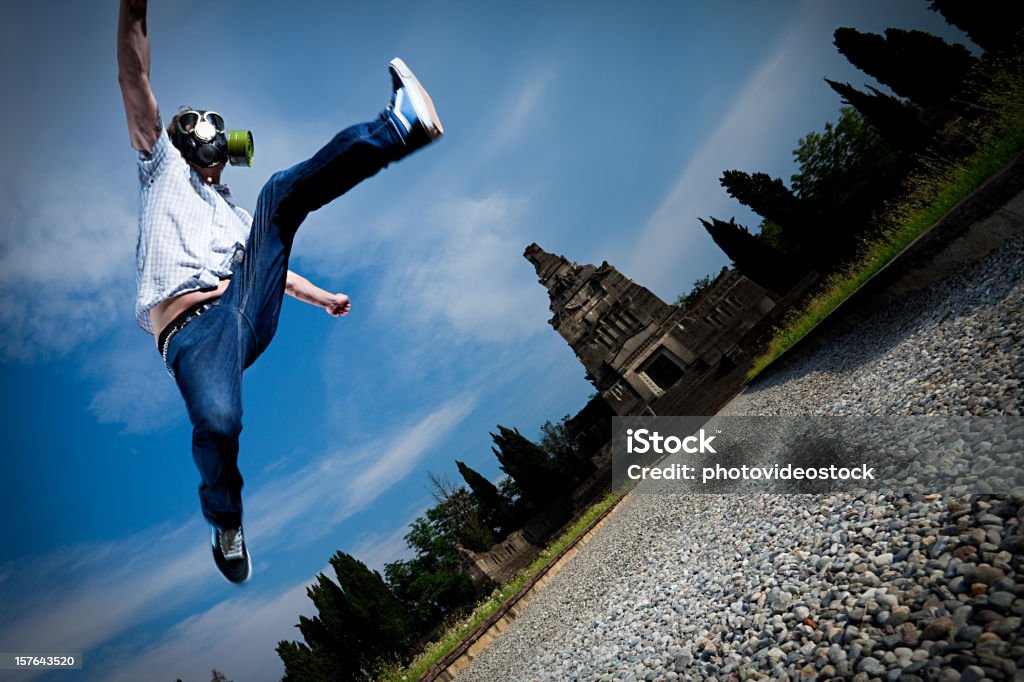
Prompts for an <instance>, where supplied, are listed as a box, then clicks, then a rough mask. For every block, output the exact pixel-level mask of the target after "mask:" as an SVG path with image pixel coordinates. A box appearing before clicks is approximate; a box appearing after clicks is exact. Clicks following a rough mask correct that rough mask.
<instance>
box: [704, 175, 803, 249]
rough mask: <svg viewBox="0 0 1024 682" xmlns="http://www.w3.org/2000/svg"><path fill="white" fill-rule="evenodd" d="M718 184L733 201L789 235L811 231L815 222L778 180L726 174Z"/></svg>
mask: <svg viewBox="0 0 1024 682" xmlns="http://www.w3.org/2000/svg"><path fill="white" fill-rule="evenodd" d="M719 182H721V184H722V187H724V188H725V191H726V192H728V193H729V196H731V197H732V198H733V199H736V201H738V202H740V203H741V204H743V205H744V206H747V207H749V208H750V209H751V210H752V211H754V212H755V213H757V214H758V215H759V216H761V217H762V218H764V219H765V220H769V221H771V222H773V223H775V224H776V225H779V226H781V227H782V229H783V230H785V231H788V232H789V233H790V234H792V235H806V234H807V233H808V232H810V231H811V230H812V229H813V228H812V225H813V224H814V222H816V221H814V219H813V218H812V216H810V215H809V213H810V210H809V209H808V206H807V205H806V204H805V203H804V202H802V201H801V200H800V199H799V198H798V197H797V196H796V195H795V194H793V192H792V191H790V189H789V188H788V187H786V186H785V185H784V184H783V182H782V180H781V179H780V178H772V177H771V176H769V175H768V174H767V173H754V174H750V173H745V172H743V171H738V170H728V171H725V172H724V173H723V174H722V178H721V180H720V181H719Z"/></svg>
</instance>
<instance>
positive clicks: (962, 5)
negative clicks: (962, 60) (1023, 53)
mask: <svg viewBox="0 0 1024 682" xmlns="http://www.w3.org/2000/svg"><path fill="white" fill-rule="evenodd" d="M1014 7H1017V5H1016V4H1015V3H1012V2H1005V0H932V3H931V6H930V8H931V10H932V11H934V12H938V13H939V14H941V15H942V18H943V19H945V20H946V22H947V23H949V24H952V25H953V26H956V27H957V28H960V29H962V30H963V31H964V33H966V34H967V35H968V36H969V37H970V39H971V40H972V41H974V43H975V44H976V45H978V46H979V47H981V48H982V49H983V50H985V51H986V52H1009V51H1012V50H1015V49H1017V48H1019V47H1020V46H1021V44H1022V42H1024V41H1022V38H1024V32H1022V18H1021V16H1022V15H1021V12H1020V8H1019V7H1017V9H1014Z"/></svg>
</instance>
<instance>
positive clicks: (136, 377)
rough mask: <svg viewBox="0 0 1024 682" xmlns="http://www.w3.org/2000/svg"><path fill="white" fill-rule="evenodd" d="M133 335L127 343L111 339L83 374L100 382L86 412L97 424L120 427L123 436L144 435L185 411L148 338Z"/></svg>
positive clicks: (161, 426) (123, 340)
mask: <svg viewBox="0 0 1024 682" xmlns="http://www.w3.org/2000/svg"><path fill="white" fill-rule="evenodd" d="M133 336H134V337H135V338H134V340H133V341H131V342H129V341H127V340H125V339H123V338H121V339H115V340H114V342H113V345H112V347H111V348H109V349H104V350H102V351H98V352H97V353H96V354H95V355H94V357H93V361H92V363H91V364H90V365H89V366H88V367H86V368H85V369H84V370H83V371H84V372H85V373H86V374H89V375H91V376H94V377H95V378H96V379H98V380H99V381H100V388H99V389H98V390H97V391H96V393H95V394H94V395H93V398H92V401H91V402H90V403H89V409H90V410H91V411H92V413H93V414H94V415H96V418H97V419H98V420H99V421H100V422H101V423H107V424H111V423H112V424H123V425H124V429H125V431H126V432H127V433H148V432H151V431H156V430H158V429H161V428H163V427H164V426H167V425H168V424H171V423H173V422H175V421H176V420H178V419H180V418H181V417H183V416H184V415H185V414H186V412H185V406H184V403H182V401H181V397H180V395H179V393H178V389H177V387H176V386H175V384H174V380H173V379H171V377H169V376H168V375H167V373H166V370H165V369H164V365H163V360H162V359H161V357H160V354H159V353H158V352H157V349H156V346H155V345H154V344H153V342H152V339H150V338H149V337H143V336H142V334H137V335H133Z"/></svg>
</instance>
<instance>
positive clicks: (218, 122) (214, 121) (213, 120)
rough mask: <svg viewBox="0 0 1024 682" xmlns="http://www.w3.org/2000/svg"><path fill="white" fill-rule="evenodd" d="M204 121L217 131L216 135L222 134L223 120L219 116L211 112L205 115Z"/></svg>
mask: <svg viewBox="0 0 1024 682" xmlns="http://www.w3.org/2000/svg"><path fill="white" fill-rule="evenodd" d="M206 120H207V121H209V122H210V124H211V125H212V126H213V127H214V128H216V129H217V132H218V133H223V132H224V119H223V118H222V117H221V115H220V114H217V113H214V112H212V111H211V112H208V113H207V114H206Z"/></svg>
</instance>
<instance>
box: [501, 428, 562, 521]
mask: <svg viewBox="0 0 1024 682" xmlns="http://www.w3.org/2000/svg"><path fill="white" fill-rule="evenodd" d="M491 439H492V440H494V444H495V445H497V447H496V448H491V450H492V451H493V452H494V455H495V456H496V457H497V458H498V461H499V462H501V470H502V471H504V472H505V473H506V474H508V475H509V476H511V477H512V478H513V479H515V482H516V484H517V485H518V486H519V489H520V490H521V491H522V494H523V497H525V498H526V500H527V501H528V502H529V503H530V504H531V505H533V506H534V507H535V508H538V509H539V508H542V507H544V506H545V505H546V504H547V503H548V502H551V501H552V500H554V499H555V498H556V497H558V496H559V495H561V494H563V493H565V492H568V487H569V484H570V481H569V480H568V478H567V477H566V476H565V474H564V473H563V472H562V471H560V470H559V468H558V466H557V465H556V463H555V462H554V461H553V460H552V459H551V457H550V456H549V455H548V453H546V452H545V451H544V450H543V448H541V447H540V446H538V445H537V444H536V443H534V442H532V441H530V440H529V439H527V438H526V437H524V436H523V435H522V434H521V433H519V431H518V430H516V429H508V428H505V427H504V426H502V425H501V424H499V425H498V433H496V434H495V433H492V434H491Z"/></svg>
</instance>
